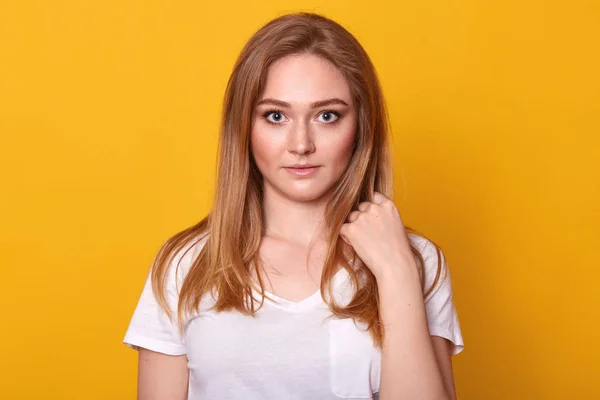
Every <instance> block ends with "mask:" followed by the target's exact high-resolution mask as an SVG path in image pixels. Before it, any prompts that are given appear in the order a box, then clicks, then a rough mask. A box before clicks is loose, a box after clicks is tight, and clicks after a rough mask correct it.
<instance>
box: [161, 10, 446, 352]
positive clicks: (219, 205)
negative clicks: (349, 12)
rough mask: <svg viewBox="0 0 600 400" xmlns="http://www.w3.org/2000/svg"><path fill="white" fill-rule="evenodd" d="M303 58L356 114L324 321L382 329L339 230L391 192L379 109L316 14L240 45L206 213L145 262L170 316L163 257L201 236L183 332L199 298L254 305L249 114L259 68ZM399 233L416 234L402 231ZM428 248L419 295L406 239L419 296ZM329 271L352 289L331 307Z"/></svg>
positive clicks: (369, 279) (258, 228)
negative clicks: (314, 61)
mask: <svg viewBox="0 0 600 400" xmlns="http://www.w3.org/2000/svg"><path fill="white" fill-rule="evenodd" d="M304 53H308V54H313V55H316V56H319V57H322V58H323V59H325V60H327V61H329V62H330V63H331V64H333V65H334V66H335V67H336V68H337V69H338V70H339V71H340V72H341V73H342V75H343V76H344V77H345V79H346V81H347V83H348V85H349V87H350V90H351V93H352V96H353V101H354V104H355V107H356V111H357V117H358V120H357V135H356V144H355V148H354V150H353V154H352V157H351V159H350V162H349V165H348V168H347V170H346V171H345V173H344V174H343V175H342V176H341V178H340V179H339V180H338V181H337V182H336V183H335V184H334V186H333V187H332V188H331V192H330V196H329V201H328V203H327V205H326V209H325V229H326V238H327V240H328V247H327V252H326V257H325V261H324V267H323V272H322V279H321V293H323V294H326V293H327V294H329V296H327V297H328V298H326V297H324V300H325V301H326V302H327V304H328V305H329V307H330V309H331V311H332V313H333V315H335V316H338V317H341V318H353V319H354V320H355V321H360V322H363V323H365V324H366V325H367V327H368V330H369V332H370V334H371V336H372V337H373V340H374V343H375V344H376V346H378V347H381V344H382V342H383V327H382V323H381V319H380V313H379V294H378V290H377V282H376V280H375V277H374V275H373V274H372V273H371V271H370V270H369V268H368V267H367V266H366V265H365V264H364V263H363V262H362V261H361V260H360V258H358V256H357V255H356V253H355V252H354V251H353V250H351V248H350V250H349V247H347V246H348V245H346V244H345V242H344V241H343V240H342V239H341V237H340V235H339V231H340V228H341V227H342V225H343V224H344V223H345V221H346V218H347V217H348V214H349V213H350V212H351V211H352V210H353V209H356V208H357V207H358V205H359V204H360V203H361V202H363V201H372V199H373V192H374V191H377V192H380V193H382V194H383V195H385V196H386V197H388V198H392V196H393V180H392V166H391V160H390V149H389V139H388V135H389V126H390V124H389V120H388V113H387V109H386V105H385V102H384V98H383V93H382V90H381V87H380V83H379V80H378V77H377V75H376V71H375V68H374V66H373V64H372V62H371V60H370V58H369V57H368V55H367V53H366V52H365V50H364V49H363V47H362V46H361V45H360V44H359V42H358V41H357V40H356V38H355V37H354V36H353V35H352V34H351V33H350V32H348V31H347V30H346V29H345V28H344V27H342V26H341V25H340V24H338V23H337V22H334V21H332V20H331V19H328V18H326V17H324V16H322V15H319V14H314V13H307V12H300V13H293V14H287V15H283V16H280V17H278V18H276V19H274V20H272V21H270V22H268V23H267V24H266V25H264V26H263V27H262V28H261V29H259V30H258V31H257V32H256V33H255V34H254V35H253V36H252V37H251V38H250V40H249V41H248V42H247V43H246V45H245V46H244V48H243V49H242V51H241V53H240V55H239V57H238V59H237V61H236V63H235V66H234V68H233V72H232V74H231V76H230V78H229V81H228V84H227V88H226V91H225V97H224V101H223V109H222V120H221V128H220V136H219V146H218V148H219V153H218V160H217V179H216V190H215V197H214V199H213V207H212V209H211V211H210V213H209V214H208V215H207V216H206V217H205V218H204V219H202V220H201V221H200V222H199V223H197V224H196V225H194V226H192V227H190V228H188V229H185V230H183V231H181V232H179V233H177V234H176V235H174V236H173V237H171V238H169V239H168V240H167V241H166V242H165V243H164V244H163V245H162V247H161V249H160V251H159V252H158V255H157V256H156V258H155V260H154V263H153V266H152V286H153V291H154V295H155V296H156V298H157V300H158V302H159V304H160V305H161V306H162V307H163V309H164V310H165V312H166V313H167V314H168V315H169V317H170V318H171V319H173V318H174V315H172V313H171V312H170V310H169V307H168V306H167V302H166V296H165V281H166V277H167V270H168V268H169V266H170V265H171V260H172V259H173V257H174V255H175V254H176V253H178V252H179V251H181V250H182V249H183V248H184V247H186V246H189V245H190V244H192V245H193V244H195V243H197V242H199V241H200V240H202V239H204V238H205V237H206V236H208V237H206V242H205V245H204V246H203V247H202V249H201V251H200V252H199V253H198V255H197V257H196V258H195V259H194V260H193V262H192V264H191V265H190V268H189V270H188V272H187V274H186V276H185V279H184V280H183V284H182V285H181V290H180V292H179V298H178V300H179V301H178V306H177V318H178V323H179V328H180V329H181V330H182V329H183V325H182V324H183V322H182V321H183V320H184V316H185V315H189V314H191V313H193V312H196V311H198V309H199V305H200V300H201V298H202V297H203V296H204V295H207V294H215V293H216V294H217V296H216V297H215V304H214V306H213V309H214V310H216V311H219V312H220V311H227V310H235V311H238V312H240V313H243V314H247V315H254V314H255V313H256V312H257V311H258V309H260V307H261V306H262V304H263V301H264V294H265V292H264V284H263V281H262V279H261V273H260V271H261V270H260V269H261V268H262V265H263V264H262V263H261V260H260V258H259V252H258V250H259V245H260V242H261V237H262V235H263V219H262V207H263V178H262V175H261V173H260V171H259V170H258V167H257V166H256V163H255V162H254V160H253V157H252V154H251V151H250V145H249V142H250V133H251V129H252V118H253V113H254V111H253V110H254V108H255V105H256V102H257V101H258V99H259V96H260V95H261V94H262V91H263V89H264V87H265V83H266V78H267V69H268V67H269V66H270V65H271V64H272V63H273V62H275V61H276V60H278V59H281V58H282V57H286V56H288V55H295V54H304ZM406 230H407V232H411V233H416V231H415V230H414V229H411V228H409V227H406ZM421 236H422V235H421ZM432 243H433V242H432ZM434 245H435V243H434ZM435 248H436V252H437V254H438V258H437V259H438V267H437V272H436V277H435V279H434V283H433V284H432V285H431V287H430V288H429V290H427V291H426V290H425V287H424V286H425V279H424V276H423V273H424V271H425V268H424V260H423V257H422V255H421V253H420V251H419V249H417V248H416V247H415V246H414V245H413V244H412V243H411V250H412V253H413V254H414V256H415V258H416V261H417V266H418V268H419V271H420V274H421V282H422V284H423V290H424V297H425V296H427V295H428V294H429V292H430V291H431V290H432V289H433V287H434V286H435V284H436V283H437V281H438V279H439V277H440V273H441V268H442V257H440V251H441V249H440V248H439V247H438V246H437V245H435ZM348 251H350V253H348ZM348 254H352V257H350V258H349V257H348ZM337 266H341V267H342V268H345V269H346V270H347V271H348V272H349V275H350V277H351V279H352V281H353V283H354V285H355V287H356V288H357V290H356V293H355V295H354V297H353V298H352V300H351V301H350V302H349V303H348V304H347V305H345V306H340V305H338V304H336V303H335V301H334V298H333V296H332V295H331V294H332V288H331V281H332V277H333V275H334V274H335V272H336V267H337ZM252 269H254V272H256V273H255V276H257V277H258V279H257V280H258V282H257V284H258V285H256V284H255V283H254V280H253V279H252V275H251V272H252ZM253 289H254V290H258V292H259V293H261V294H262V298H261V299H260V301H258V300H257V299H255V298H254V296H253V294H252V290H253Z"/></svg>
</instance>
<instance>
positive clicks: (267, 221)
mask: <svg viewBox="0 0 600 400" xmlns="http://www.w3.org/2000/svg"><path fill="white" fill-rule="evenodd" d="M263 199H264V200H263V216H264V226H265V236H269V237H273V238H277V239H281V240H285V241H288V242H290V243H295V244H299V245H302V246H307V247H308V246H309V244H310V243H311V242H313V241H315V240H325V231H324V228H325V225H324V223H325V217H324V216H325V206H326V200H327V198H326V197H325V196H322V197H321V198H319V199H315V200H311V201H298V200H294V199H290V198H289V197H287V196H285V195H283V194H282V193H280V192H277V191H276V190H274V189H273V188H271V187H269V186H268V185H265V187H264V198H263Z"/></svg>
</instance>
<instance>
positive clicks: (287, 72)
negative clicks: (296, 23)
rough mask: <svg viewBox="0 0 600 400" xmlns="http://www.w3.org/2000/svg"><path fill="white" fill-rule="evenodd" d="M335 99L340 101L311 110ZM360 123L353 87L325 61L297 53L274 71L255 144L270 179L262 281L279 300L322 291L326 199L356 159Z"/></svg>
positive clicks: (259, 108)
mask: <svg viewBox="0 0 600 400" xmlns="http://www.w3.org/2000/svg"><path fill="white" fill-rule="evenodd" d="M269 99H272V100H276V102H275V103H273V102H271V101H269ZM330 99H338V100H340V102H338V103H336V104H329V105H326V106H321V107H313V104H312V103H314V102H317V101H323V100H330ZM277 101H284V102H286V103H289V105H288V106H285V107H282V105H281V104H278V103H277ZM261 103H263V104H261ZM343 103H345V104H343ZM272 110H275V112H273V111H272ZM335 113H338V114H339V116H338V115H336V114H335ZM356 122H357V117H356V110H355V107H354V104H353V102H352V96H351V92H350V88H349V87H348V85H347V83H346V81H345V79H344V77H343V76H342V75H341V73H340V72H339V71H338V70H337V69H336V68H335V67H333V66H332V65H331V64H330V63H328V62H327V61H325V60H323V59H321V58H319V57H316V56H313V55H306V54H303V55H294V56H288V57H285V58H282V59H280V60H278V61H277V62H275V63H273V64H272V65H271V67H270V68H269V71H268V74H267V82H266V86H265V90H264V91H263V94H262V96H261V98H260V101H259V102H258V106H257V107H256V109H255V116H254V120H253V127H252V133H251V141H250V142H251V151H252V155H253V157H254V160H255V162H256V164H257V166H258V168H259V170H260V172H261V173H262V175H263V180H264V223H265V232H266V233H265V235H264V236H263V238H262V241H261V246H260V250H259V251H260V255H261V258H262V260H263V262H264V263H265V267H266V268H265V269H266V273H265V275H264V276H263V278H266V286H267V287H266V289H267V290H269V291H271V292H273V293H275V294H277V295H278V296H280V297H283V298H287V299H288V300H292V301H300V300H302V299H304V298H306V297H309V296H310V295H312V294H313V293H315V292H316V291H317V290H318V289H319V285H320V278H321V269H322V264H323V261H324V258H325V251H326V244H327V243H326V240H325V238H324V237H323V234H322V229H321V228H322V223H323V219H324V218H323V216H324V211H325V202H326V200H327V195H328V192H329V190H330V189H331V187H332V186H333V185H334V183H335V182H336V180H337V179H339V177H340V176H341V175H342V174H343V173H344V171H345V170H346V168H347V166H348V163H349V161H350V158H351V156H352V150H353V147H354V140H355V138H356ZM294 163H302V164H305V163H310V164H314V165H318V166H319V168H318V170H317V171H316V173H315V174H314V175H312V176H311V177H298V176H295V175H293V174H291V173H290V172H288V171H287V170H286V169H285V168H284V167H287V166H291V165H293V164H294ZM307 254H308V256H309V262H308V269H307V267H306V257H307Z"/></svg>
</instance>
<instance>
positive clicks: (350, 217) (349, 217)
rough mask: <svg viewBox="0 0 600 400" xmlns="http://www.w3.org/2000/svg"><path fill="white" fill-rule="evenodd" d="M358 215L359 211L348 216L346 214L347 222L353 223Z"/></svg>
mask: <svg viewBox="0 0 600 400" xmlns="http://www.w3.org/2000/svg"><path fill="white" fill-rule="evenodd" d="M359 215H360V212H359V211H352V212H351V213H350V214H348V222H354V221H356V220H357V219H358V216H359Z"/></svg>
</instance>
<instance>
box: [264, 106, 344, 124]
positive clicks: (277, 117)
mask: <svg viewBox="0 0 600 400" xmlns="http://www.w3.org/2000/svg"><path fill="white" fill-rule="evenodd" d="M262 116H263V118H265V120H266V121H267V122H268V123H270V124H273V125H279V124H281V122H282V121H283V120H284V116H285V114H284V113H283V112H281V110H276V109H271V110H267V111H265V112H264V113H263V115H262ZM341 116H342V115H341V114H340V113H339V112H337V111H334V110H325V111H323V112H322V113H321V114H319V117H324V120H321V121H320V122H324V123H325V124H327V125H333V124H335V123H336V122H337V121H339V119H340V117H341ZM270 117H274V119H272V118H270Z"/></svg>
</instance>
